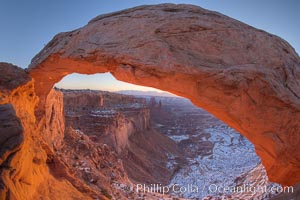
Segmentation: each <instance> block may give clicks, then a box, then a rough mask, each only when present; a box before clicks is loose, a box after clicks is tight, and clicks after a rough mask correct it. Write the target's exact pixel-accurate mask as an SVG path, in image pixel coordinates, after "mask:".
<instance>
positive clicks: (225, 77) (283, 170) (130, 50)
mask: <svg viewBox="0 0 300 200" xmlns="http://www.w3.org/2000/svg"><path fill="white" fill-rule="evenodd" d="M74 72H76V73H81V74H94V73H104V72H111V73H112V74H113V75H114V76H115V77H116V78H117V79H118V80H122V81H125V82H129V83H133V84H138V85H143V86H150V87H155V88H158V89H161V90H165V91H169V92H172V93H174V94H177V95H180V96H183V97H186V98H188V99H190V100H191V101H192V102H193V103H194V104H195V105H197V106H199V107H201V108H204V109H205V110H207V111H208V112H210V113H212V114H214V115H215V116H216V117H217V118H219V119H221V120H222V121H224V122H225V123H226V124H228V125H229V126H231V127H232V128H234V129H236V130H237V131H239V132H240V133H241V134H243V135H244V136H245V137H247V138H248V139H249V140H250V141H251V142H252V143H253V144H254V146H255V149H256V152H257V154H258V155H259V156H260V157H261V159H262V163H263V164H264V166H265V168H266V170H267V172H268V176H269V178H270V180H271V181H274V182H278V183H282V184H287V185H291V184H296V183H298V182H299V181H300V153H299V152H300V151H299V145H300V134H299V132H300V82H299V80H300V60H299V56H298V55H297V53H296V52H295V51H294V49H293V48H292V47H291V46H290V45H289V44H288V43H287V42H285V41H284V40H282V39H280V38H279V37H277V36H275V35H271V34H269V33H266V32H264V31H261V30H258V29H255V28H253V27H250V26H248V25H246V24H243V23H241V22H239V21H237V20H234V19H231V18H229V17H227V16H224V15H222V14H219V13H216V12H212V11H208V10H205V9H202V8H199V7H196V6H191V5H173V4H162V5H157V6H141V7H137V8H133V9H128V10H124V11H120V12H117V13H112V14H108V15H101V16H98V17H96V18H95V19H93V20H91V21H90V22H89V23H88V24H87V25H86V26H84V27H82V28H80V29H77V30H74V31H71V32H65V33H60V34H58V35H56V36H55V37H54V38H53V40H52V41H50V42H49V43H48V45H46V46H45V48H44V49H43V50H42V51H41V52H40V53H39V54H38V55H37V56H36V57H35V58H34V59H33V60H32V63H31V65H30V67H29V74H30V76H32V77H33V79H34V81H35V91H36V93H37V95H38V96H39V97H40V105H39V107H38V108H37V112H36V113H37V114H38V115H42V114H43V106H44V103H45V102H44V101H45V97H46V96H47V94H48V93H49V91H50V90H51V88H52V87H53V85H54V84H55V83H56V82H58V81H59V80H61V79H62V78H63V77H64V76H66V75H68V74H71V73H74Z"/></svg>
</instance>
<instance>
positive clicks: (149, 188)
mask: <svg viewBox="0 0 300 200" xmlns="http://www.w3.org/2000/svg"><path fill="white" fill-rule="evenodd" d="M134 188H135V190H136V192H138V193H139V192H140V193H161V194H169V193H186V192H188V193H203V192H204V191H205V192H208V193H209V194H220V193H221V194H234V193H252V194H256V193H293V192H294V188H293V186H280V185H274V186H270V187H267V186H252V185H248V184H243V185H239V186H225V185H217V184H211V185H209V186H203V187H201V186H197V185H193V184H188V185H186V186H181V185H178V184H174V185H172V186H164V185H162V184H150V185H146V184H137V185H135V187H134Z"/></svg>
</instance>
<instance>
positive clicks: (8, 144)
mask: <svg viewBox="0 0 300 200" xmlns="http://www.w3.org/2000/svg"><path fill="white" fill-rule="evenodd" d="M0 70H1V75H0V82H1V92H0V93H1V95H2V94H3V95H2V96H1V98H2V99H1V101H0V111H1V112H0V122H1V124H0V199H18V200H19V199H20V200H27V199H49V198H51V199H92V196H94V197H98V198H99V199H106V198H105V197H104V196H103V195H101V194H98V193H97V192H94V191H92V190H91V189H85V188H86V186H85V183H82V182H79V181H78V180H76V179H75V178H74V177H72V175H70V174H68V173H67V167H66V166H65V165H63V164H62V163H61V162H59V159H56V157H55V156H54V155H55V154H54V153H53V151H52V148H51V147H52V144H53V141H51V139H57V138H59V137H53V135H48V136H50V138H51V137H52V138H51V139H50V138H48V140H44V138H46V136H47V134H49V133H51V134H56V133H57V132H56V131H55V130H54V129H53V128H55V129H56V128H57V131H59V125H58V124H56V123H57V122H59V120H58V119H54V118H52V119H53V121H52V122H49V121H46V120H45V116H43V118H42V119H41V121H40V122H39V123H36V118H35V115H34V108H35V107H36V104H37V102H38V97H37V96H36V95H35V92H34V81H33V80H32V79H31V78H30V76H28V74H27V73H26V72H25V71H24V70H23V69H21V68H18V67H16V66H14V65H11V64H8V63H0ZM2 84H3V85H2ZM50 96H52V97H51V98H48V100H49V101H47V103H51V101H52V103H51V105H53V96H55V94H53V93H52V94H51V93H50ZM51 99H52V100H51ZM45 106H46V107H49V106H48V105H45ZM57 108H60V106H59V105H58V106H54V109H50V111H51V112H50V113H49V111H46V113H48V114H50V115H53V114H51V113H53V112H57V113H58V111H59V110H60V109H58V110H55V109H57ZM53 116H55V117H58V118H59V115H53ZM49 119H51V117H50V118H49ZM50 121H51V120H50ZM48 129H49V130H48ZM43 134H45V135H43ZM58 135H59V134H58ZM48 136H47V137H48ZM55 167H57V168H55ZM58 172H60V174H59V173H58ZM62 174H63V177H64V180H60V178H61V177H62V176H61V175H62ZM74 180H76V181H74ZM50 196H51V197H50Z"/></svg>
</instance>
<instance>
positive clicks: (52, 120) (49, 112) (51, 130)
mask: <svg viewBox="0 0 300 200" xmlns="http://www.w3.org/2000/svg"><path fill="white" fill-rule="evenodd" d="M40 124H41V125H42V126H43V127H42V130H41V135H42V137H43V139H44V140H45V141H46V143H47V144H48V146H49V148H51V149H52V150H54V149H59V148H60V147H61V143H62V140H63V138H64V132H65V116H64V104H63V94H62V93H61V92H60V91H57V90H51V91H50V93H49V94H48V96H47V99H46V108H45V117H44V118H43V120H41V122H40Z"/></svg>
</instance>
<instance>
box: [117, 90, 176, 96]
mask: <svg viewBox="0 0 300 200" xmlns="http://www.w3.org/2000/svg"><path fill="white" fill-rule="evenodd" d="M116 93H119V94H127V95H133V96H160V97H177V96H176V95H175V94H171V93H168V92H158V91H140V90H119V91H116Z"/></svg>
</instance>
